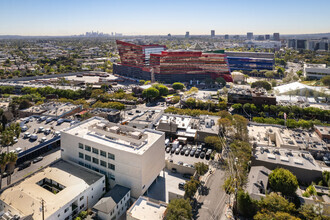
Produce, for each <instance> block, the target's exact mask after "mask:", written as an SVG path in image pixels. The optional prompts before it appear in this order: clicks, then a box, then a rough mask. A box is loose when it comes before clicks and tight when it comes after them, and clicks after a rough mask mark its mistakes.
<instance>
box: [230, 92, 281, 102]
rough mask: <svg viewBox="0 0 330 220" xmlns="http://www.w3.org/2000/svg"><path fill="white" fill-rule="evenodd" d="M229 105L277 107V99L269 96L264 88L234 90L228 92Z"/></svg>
mask: <svg viewBox="0 0 330 220" xmlns="http://www.w3.org/2000/svg"><path fill="white" fill-rule="evenodd" d="M228 103H229V104H235V103H241V104H245V103H251V104H255V105H264V104H265V105H276V97H275V96H274V95H273V94H271V95H268V94H267V91H266V90H265V89H262V88H255V89H251V90H250V89H243V88H233V89H231V90H229V91H228Z"/></svg>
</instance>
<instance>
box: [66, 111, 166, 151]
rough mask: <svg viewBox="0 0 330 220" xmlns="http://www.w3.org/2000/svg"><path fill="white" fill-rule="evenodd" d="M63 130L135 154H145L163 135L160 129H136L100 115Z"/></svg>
mask: <svg viewBox="0 0 330 220" xmlns="http://www.w3.org/2000/svg"><path fill="white" fill-rule="evenodd" d="M62 132H63V133H67V134H71V135H75V136H78V137H80V138H83V139H87V140H89V141H93V142H96V143H98V144H101V145H105V146H109V147H111V148H115V149H117V150H122V151H127V152H130V153H135V154H143V153H144V152H145V151H146V150H148V149H149V147H151V146H152V145H153V144H154V143H155V142H156V141H157V140H158V139H159V138H160V137H161V136H162V135H163V132H160V131H155V130H151V129H143V130H142V129H135V128H132V127H129V126H124V125H120V124H115V123H111V122H109V121H107V120H105V119H103V118H100V117H93V118H90V119H88V120H85V121H83V122H81V123H79V124H76V125H74V126H72V127H70V128H67V129H64V130H63V131H62Z"/></svg>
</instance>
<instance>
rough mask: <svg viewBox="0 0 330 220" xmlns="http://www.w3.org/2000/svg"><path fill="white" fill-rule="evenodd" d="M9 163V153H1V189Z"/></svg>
mask: <svg viewBox="0 0 330 220" xmlns="http://www.w3.org/2000/svg"><path fill="white" fill-rule="evenodd" d="M7 164H8V155H7V153H5V152H2V153H1V154H0V189H1V188H2V176H3V173H4V172H5V169H6V166H7Z"/></svg>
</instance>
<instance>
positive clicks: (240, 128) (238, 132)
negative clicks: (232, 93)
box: [232, 115, 249, 141]
mask: <svg viewBox="0 0 330 220" xmlns="http://www.w3.org/2000/svg"><path fill="white" fill-rule="evenodd" d="M248 122H249V121H248V120H247V119H246V118H244V117H243V116H241V115H233V121H232V124H233V128H234V131H235V137H236V138H237V139H239V140H242V141H245V140H247V139H248V130H247V125H248Z"/></svg>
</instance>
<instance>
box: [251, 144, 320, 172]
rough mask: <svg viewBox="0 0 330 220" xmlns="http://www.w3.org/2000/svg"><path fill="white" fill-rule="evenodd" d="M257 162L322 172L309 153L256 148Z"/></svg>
mask: <svg viewBox="0 0 330 220" xmlns="http://www.w3.org/2000/svg"><path fill="white" fill-rule="evenodd" d="M253 156H254V158H255V160H259V161H264V162H267V163H274V164H281V165H284V166H291V167H297V168H301V169H307V170H321V168H320V167H319V165H318V163H316V161H315V160H314V158H313V156H312V155H311V154H310V153H309V152H307V151H295V150H287V149H278V148H275V147H256V148H255V153H254V155H253Z"/></svg>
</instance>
